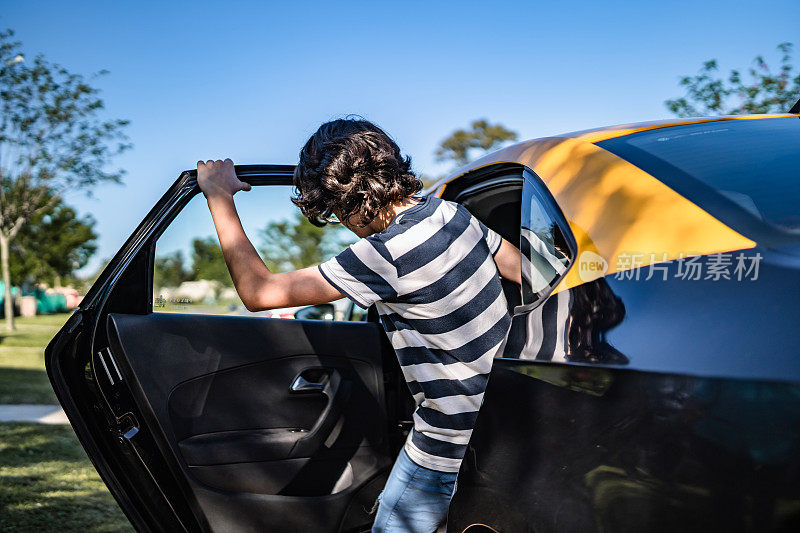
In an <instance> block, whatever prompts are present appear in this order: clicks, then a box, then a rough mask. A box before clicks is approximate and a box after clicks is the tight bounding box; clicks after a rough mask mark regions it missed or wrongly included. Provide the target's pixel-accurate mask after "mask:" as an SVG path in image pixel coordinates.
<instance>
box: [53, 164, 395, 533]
mask: <svg viewBox="0 0 800 533" xmlns="http://www.w3.org/2000/svg"><path fill="white" fill-rule="evenodd" d="M236 170H237V174H238V175H239V177H240V178H241V179H242V180H244V181H247V182H249V183H251V184H252V185H253V186H254V189H253V191H254V192H256V191H259V187H268V186H284V188H285V187H286V186H288V185H290V184H291V174H292V171H293V167H291V166H275V165H271V166H269V165H260V166H239V167H237V168H236ZM271 190H272V189H270V191H271ZM275 190H278V189H275ZM259 192H262V193H263V192H264V190H263V189H261V190H260V191H259ZM267 192H269V191H267ZM198 193H199V190H198V187H197V183H196V174H195V172H194V171H188V172H184V173H183V174H182V175H181V176H180V177H179V179H178V180H177V181H176V182H175V183H174V184H173V186H172V187H171V188H170V189H169V191H167V193H166V194H165V195H164V197H163V198H162V199H161V200H160V201H159V202H158V204H156V206H155V207H154V208H153V209H152V211H151V212H150V213H149V214H148V215H147V217H145V219H144V221H143V222H142V223H141V224H140V226H139V227H138V228H137V229H136V231H135V232H134V233H133V235H131V237H130V238H129V239H128V241H127V242H126V243H125V245H124V246H123V247H122V249H121V250H120V251H119V252H118V253H117V255H116V256H115V257H114V259H113V260H112V261H111V262H110V263H109V265H108V267H107V268H106V269H105V270H104V272H103V273H102V275H101V276H100V277H99V279H98V280H97V282H96V283H95V285H94V286H93V287H92V289H91V290H90V292H89V293H88V294H87V296H86V298H85V300H84V303H83V304H82V305H81V306H80V308H79V309H78V310H77V311H76V312H75V314H74V315H73V316H72V317H71V318H70V320H69V321H68V322H67V324H66V325H65V326H64V328H63V329H62V330H61V331H60V332H59V334H58V335H57V336H56V337H55V338H54V339H53V340H52V341H51V343H50V345H49V346H48V348H47V350H46V361H47V370H48V374H49V376H50V379H51V382H52V384H53V387H54V389H55V391H56V393H57V395H58V398H59V400H60V402H61V404H62V405H63V407H64V410H65V411H66V413H67V415H68V416H69V419H70V421H71V423H72V425H73V427H74V428H75V431H76V433H77V434H78V437H79V438H80V440H81V443H82V444H83V446H84V448H85V449H86V451H87V453H88V454H89V456H90V458H91V459H92V461H93V462H94V464H95V466H96V467H97V469H98V471H99V472H100V474H101V476H102V478H103V480H104V481H105V482H106V484H107V485H108V486H109V489H110V490H111V492H112V493H113V494H114V496H115V497H116V499H117V501H118V502H119V503H120V505H121V506H122V508H123V510H124V511H125V512H126V514H127V516H128V517H129V519H130V520H131V522H132V523H133V524H134V526H135V527H136V528H137V529H138V530H139V531H212V530H213V531H363V530H366V529H368V528H369V525H370V523H371V519H372V516H371V515H370V514H369V512H368V511H369V510H370V509H371V507H372V504H373V502H374V500H375V498H376V497H377V495H378V493H379V492H380V490H381V489H382V487H383V483H384V481H385V478H386V475H387V474H388V470H389V468H390V466H391V463H392V459H391V457H392V450H391V449H390V448H391V446H389V443H388V436H389V426H390V423H389V419H390V418H392V417H389V416H387V399H386V397H385V390H384V379H385V375H384V374H385V373H389V369H387V371H386V372H385V371H384V358H385V357H387V356H390V357H393V354H392V352H391V351H390V350H391V349H390V348H388V350H387V347H388V345H387V343H386V341H385V337H384V335H383V333H382V330H381V329H380V327H379V326H378V325H377V324H376V323H372V322H367V321H364V322H341V321H329V320H324V321H323V320H283V319H269V318H264V317H263V316H257V315H256V316H252V315H251V316H244V315H246V314H247V313H246V312H245V311H243V309H242V308H241V306H240V305H239V304H237V302H236V295H235V292H233V291H232V289H231V288H230V287H229V286H226V285H225V284H224V283H220V282H219V280H215V281H209V280H199V281H198V280H195V281H192V282H188V283H180V285H179V286H178V287H167V288H164V287H165V285H169V283H170V282H169V281H167V278H168V277H170V276H171V277H172V278H175V276H177V278H176V279H173V280H172V282H171V283H172V284H173V285H178V282H180V281H181V280H180V275H181V274H180V273H181V272H183V271H184V270H182V268H179V267H175V265H174V264H172V267H175V268H178V274H175V268H173V270H172V271H171V273H165V272H166V271H161V270H159V271H157V272H155V278H156V279H155V283H156V285H157V286H156V287H155V289H156V290H157V291H158V292H157V293H154V267H155V265H156V264H157V265H158V266H159V268H162V269H164V268H167V267H168V266H169V264H170V263H169V262H168V261H167V260H166V259H165V258H164V257H161V258H159V260H158V261H157V253H158V252H157V247H159V250H160V249H161V247H163V246H167V248H169V246H175V244H174V243H172V244H170V242H169V237H168V235H167V234H168V233H169V230H171V228H172V227H173V226H171V225H172V224H177V223H178V222H176V221H180V216H181V213H182V211H183V212H185V213H190V212H191V211H192V209H194V210H195V211H196V212H198V213H199V212H204V213H205V211H204V210H203V204H204V203H205V202H203V198H202V196H198ZM248 194H253V192H251V193H248ZM241 196H244V195H241ZM267 196H268V195H267ZM193 198H194V201H193V200H192V199H193ZM239 201H245V200H240V196H237V202H239ZM192 202H194V203H192ZM198 203H199V207H197V206H198ZM273 204H274V202H273ZM273 204H270V203H269V202H267V203H265V204H263V205H261V206H260V207H259V206H256V208H257V210H258V209H260V210H261V211H269V210H270V209H273V208H274V207H272V206H273ZM187 206H188V207H187ZM187 216H188V215H187ZM198 216H199V215H198ZM203 216H205V217H206V219H198V218H196V217H195V218H192V217H189V218H184V219H183V221H184V223H186V224H188V227H190V228H191V227H195V226H197V225H198V224H208V223H209V221H210V219H209V218H208V214H207V213H205V214H204V215H203ZM243 222H244V225H245V228H246V229H247V228H248V221H247V220H246V219H245V216H244V215H243ZM165 232H167V233H166V234H165ZM251 237H253V235H252V234H251ZM209 243H210V241H208V240H206V241H205V245H209ZM192 244H193V245H194V246H195V249H194V250H188V249H184V252H186V253H192V254H194V255H195V261H200V260H201V259H198V257H200V258H202V257H203V253H206V255H208V254H212V255H213V253H215V252H214V248H213V247H211V246H210V245H209V246H206V247H205V248H203V246H204V243H203V242H200V244H195V243H194V242H193V243H192ZM198 247H200V248H202V249H200V248H198ZM187 250H188V251H187ZM209 250H210V251H209ZM180 251H181V250H180V246H179V249H178V251H176V252H174V253H171V254H170V255H169V258H170V259H169V260H171V261H172V262H173V263H175V262H180V259H181V253H180ZM165 257H166V256H165ZM209 261H210V260H209ZM214 264H216V265H217V266H219V264H218V262H217V263H213V261H212V262H209V265H212V266H208V265H206V267H204V268H208V269H213V268H214V267H213V265H214ZM154 306H155V307H154ZM389 361H391V359H389ZM389 378H392V376H389Z"/></svg>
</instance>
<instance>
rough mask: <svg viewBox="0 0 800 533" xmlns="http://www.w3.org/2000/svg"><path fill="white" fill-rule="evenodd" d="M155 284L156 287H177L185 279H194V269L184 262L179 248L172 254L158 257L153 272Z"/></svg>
mask: <svg viewBox="0 0 800 533" xmlns="http://www.w3.org/2000/svg"><path fill="white" fill-rule="evenodd" d="M153 275H154V278H155V279H154V280H153V284H154V285H155V286H156V287H177V286H179V285H180V284H181V283H183V282H184V281H189V280H190V279H192V275H193V273H192V271H191V270H189V269H187V268H186V267H185V266H184V263H183V253H182V252H181V251H180V250H178V251H175V252H173V253H171V254H167V255H164V256H161V257H156V264H155V269H154V272H153Z"/></svg>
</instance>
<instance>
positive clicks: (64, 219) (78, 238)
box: [10, 202, 97, 285]
mask: <svg viewBox="0 0 800 533" xmlns="http://www.w3.org/2000/svg"><path fill="white" fill-rule="evenodd" d="M47 203H48V204H50V205H49V206H48V207H47V208H46V209H43V210H41V211H39V212H37V213H36V214H35V215H34V216H33V217H32V218H31V219H30V221H29V222H28V223H27V224H25V225H24V226H22V228H21V229H20V231H19V233H18V234H17V237H16V239H14V241H13V243H12V244H11V247H10V251H11V259H12V261H11V262H10V263H11V264H10V267H11V282H12V283H14V284H20V283H23V282H25V281H41V280H51V281H53V283H54V284H55V285H59V284H60V281H61V280H62V279H63V278H66V277H69V276H71V275H72V273H73V272H74V271H75V270H78V269H80V268H83V267H84V266H86V263H87V262H88V261H89V258H91V256H92V254H94V252H95V250H96V249H97V246H96V245H95V239H97V234H96V233H95V232H94V225H95V220H94V218H93V217H92V216H91V215H86V216H84V217H81V218H79V217H78V215H77V213H76V212H75V210H74V209H73V208H72V207H70V206H68V205H65V204H64V203H58V204H55V205H53V204H52V202H47Z"/></svg>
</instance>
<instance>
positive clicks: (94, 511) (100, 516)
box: [0, 423, 132, 531]
mask: <svg viewBox="0 0 800 533" xmlns="http://www.w3.org/2000/svg"><path fill="white" fill-rule="evenodd" d="M0 530H2V531H52V530H59V531H132V528H131V527H130V524H129V523H128V521H127V519H126V518H125V516H124V515H123V514H122V511H121V510H120V509H119V507H118V506H117V504H116V502H115V501H114V499H113V498H112V497H111V494H109V492H108V491H107V489H106V487H105V485H104V484H103V482H102V481H101V480H100V477H99V476H98V475H97V472H96V471H95V470H94V467H93V466H92V464H91V463H90V462H89V460H88V458H87V457H86V454H85V453H84V451H83V448H81V446H80V444H79V443H78V441H77V438H76V437H75V434H74V433H73V432H72V428H70V427H69V426H45V425H40V424H26V423H5V424H0Z"/></svg>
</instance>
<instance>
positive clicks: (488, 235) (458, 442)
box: [319, 197, 511, 472]
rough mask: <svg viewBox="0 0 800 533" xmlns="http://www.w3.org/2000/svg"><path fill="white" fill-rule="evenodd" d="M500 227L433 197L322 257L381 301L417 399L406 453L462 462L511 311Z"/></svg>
mask: <svg viewBox="0 0 800 533" xmlns="http://www.w3.org/2000/svg"><path fill="white" fill-rule="evenodd" d="M501 240H502V239H501V238H500V236H499V235H498V234H497V233H495V232H494V231H492V230H490V229H488V228H487V227H486V226H484V225H483V224H482V223H481V222H479V221H478V220H477V219H476V218H474V217H473V216H472V215H471V214H470V213H469V211H467V209H466V208H465V207H463V206H461V205H459V204H455V203H452V202H448V201H445V200H441V199H438V198H432V197H426V198H423V199H421V200H420V202H419V203H418V204H417V205H414V206H413V207H411V208H409V209H407V210H406V211H404V212H402V213H400V215H398V216H397V217H395V219H394V220H393V221H392V223H391V224H389V226H388V227H387V228H386V229H385V230H383V231H382V232H380V233H376V234H374V235H370V236H369V237H366V238H364V239H361V240H359V241H358V242H356V243H355V244H353V245H351V246H350V247H349V248H347V249H346V250H345V251H343V252H342V253H340V254H339V255H338V256H336V257H335V258H333V259H331V260H329V261H327V262H325V263H323V264H321V265H320V266H319V269H320V272H322V275H323V276H324V277H325V278H326V279H327V280H328V281H329V282H330V283H331V284H333V285H334V286H335V287H336V288H337V289H339V291H341V292H342V294H344V295H346V296H347V297H348V298H350V299H351V300H353V301H354V302H355V303H357V304H358V305H360V306H361V307H364V308H367V307H369V306H370V305H372V304H375V306H376V308H377V310H378V313H379V314H380V317H381V323H382V324H383V327H384V328H385V329H386V332H387V335H388V336H389V340H390V341H391V343H392V345H393V346H394V349H395V352H396V353H397V358H398V360H399V361H400V366H401V368H402V370H403V374H404V376H405V379H406V382H407V383H408V387H409V389H410V390H411V394H412V395H413V396H414V399H415V401H416V403H417V408H416V410H415V412H414V417H413V418H414V429H413V430H412V431H411V433H410V434H409V438H408V440H407V441H406V444H405V450H406V453H408V455H409V457H410V458H411V459H412V460H413V461H414V462H415V463H417V464H419V465H420V466H424V467H426V468H430V469H433V470H439V471H443V472H457V471H458V468H459V466H460V463H461V459H462V458H463V456H464V452H465V451H466V446H467V442H468V441H469V437H470V434H471V433H472V428H473V426H474V424H475V419H476V417H477V414H478V409H479V408H480V406H481V402H482V401H483V392H484V390H485V389H486V382H487V379H488V377H489V371H490V370H491V368H492V360H493V358H494V356H495V354H496V353H497V352H498V350H499V349H500V347H501V345H502V343H503V340H504V339H505V336H506V333H507V331H508V327H509V325H510V321H511V319H510V317H509V315H508V310H507V304H506V299H505V296H504V295H503V290H502V287H501V285H500V279H499V276H498V271H497V266H496V265H495V262H494V257H493V255H494V254H495V253H497V250H498V249H499V248H500V243H501Z"/></svg>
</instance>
